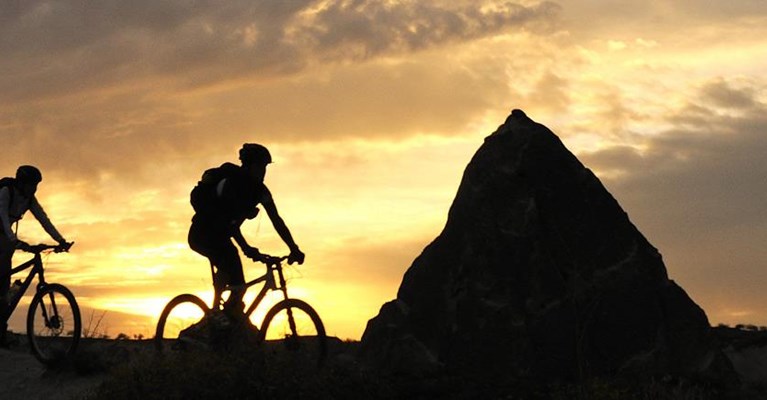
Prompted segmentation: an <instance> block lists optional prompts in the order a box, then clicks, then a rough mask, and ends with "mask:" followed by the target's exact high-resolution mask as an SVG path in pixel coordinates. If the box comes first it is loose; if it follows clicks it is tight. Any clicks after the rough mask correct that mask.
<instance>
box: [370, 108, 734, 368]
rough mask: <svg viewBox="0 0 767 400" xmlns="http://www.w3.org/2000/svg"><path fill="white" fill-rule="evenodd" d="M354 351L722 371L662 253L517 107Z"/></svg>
mask: <svg viewBox="0 0 767 400" xmlns="http://www.w3.org/2000/svg"><path fill="white" fill-rule="evenodd" d="M360 354H361V357H362V358H363V359H365V360H367V361H368V362H370V363H373V364H374V365H378V366H381V367H383V368H387V369H391V370H395V371H402V370H410V369H412V368H413V367H412V366H413V365H420V366H422V369H423V370H433V369H434V368H441V367H445V368H449V369H451V370H453V371H456V370H458V371H474V372H476V373H488V374H496V375H497V374H511V375H528V376H534V377H538V378H543V379H549V378H551V379H573V378H581V377H583V376H584V374H585V375H587V376H600V375H611V374H656V373H657V374H680V375H685V374H700V373H707V372H710V371H712V370H718V369H720V370H724V371H726V370H728V369H727V368H729V367H728V366H727V365H725V364H727V362H726V361H722V360H723V356H722V354H721V351H719V350H718V349H717V348H716V347H715V344H714V341H713V336H712V335H711V332H710V328H709V324H708V320H707V318H706V315H705V313H704V312H703V310H702V309H700V307H698V306H697V305H696V304H695V303H694V302H693V301H692V300H691V299H690V298H689V297H688V296H687V294H686V293H685V292H684V290H682V288H680V287H679V286H677V285H676V284H675V283H674V282H673V281H670V280H669V279H668V276H667V274H666V267H665V265H664V264H663V260H662V259H661V256H660V254H659V253H658V251H657V250H656V249H655V248H654V247H653V246H652V245H651V244H650V243H649V242H648V241H647V240H646V239H645V237H644V236H643V235H642V234H641V233H640V232H639V231H638V230H637V229H636V227H635V226H634V225H633V224H632V223H631V221H630V220H629V218H628V215H627V214H626V212H625V211H624V210H623V209H622V208H621V207H620V205H619V204H618V202H617V201H616V200H615V199H614V198H613V196H612V195H610V193H609V192H608V191H607V190H606V189H605V187H604V186H603V185H602V184H601V182H600V181H599V179H598V178H597V177H596V176H595V175H594V174H593V173H591V171H589V170H588V169H587V168H586V167H585V166H584V165H583V164H581V163H580V161H578V159H577V158H576V157H575V155H573V154H572V153H571V152H570V151H569V150H567V148H566V147H565V146H564V145H563V144H562V142H561V141H560V140H559V138H558V137H557V136H556V135H555V134H554V133H553V132H551V131H550V130H549V129H548V128H546V127H545V126H544V125H541V124H539V123H536V122H534V121H533V120H531V119H530V118H528V117H527V115H526V114H525V113H524V112H523V111H521V110H518V109H515V110H513V111H512V112H511V115H510V116H509V117H508V118H507V119H506V121H505V123H504V124H503V125H501V126H500V127H499V128H498V130H497V131H496V132H495V133H493V134H492V135H490V136H489V137H488V138H487V139H486V140H485V142H484V143H483V144H482V146H481V147H480V148H479V150H478V151H477V152H476V154H475V155H474V157H473V158H472V160H471V162H470V163H469V165H468V166H467V168H466V171H465V172H464V176H463V179H462V181H461V184H460V186H459V188H458V192H457V194H456V197H455V200H454V201H453V204H452V205H451V207H450V211H449V214H448V220H447V223H446V224H445V228H444V230H443V232H442V233H441V234H440V235H439V236H438V237H437V238H436V239H435V240H434V241H433V242H432V243H431V244H430V245H429V246H427V247H426V248H425V249H424V251H423V253H422V254H421V255H420V256H418V257H417V258H416V259H415V261H414V262H413V264H412V265H411V266H410V268H409V269H408V270H407V272H406V273H405V276H404V277H403V280H402V283H401V285H400V288H399V291H398V293H397V299H396V300H394V302H393V303H387V305H384V307H383V308H382V310H381V314H379V315H378V316H377V317H375V318H373V319H372V320H370V322H369V323H368V327H367V329H366V330H365V333H364V335H363V337H362V345H361V353H360ZM403 360H408V361H407V362H405V361H403ZM405 363H406V364H407V365H402V364H405ZM419 368H421V367H419ZM729 370H730V371H731V368H730V369H729Z"/></svg>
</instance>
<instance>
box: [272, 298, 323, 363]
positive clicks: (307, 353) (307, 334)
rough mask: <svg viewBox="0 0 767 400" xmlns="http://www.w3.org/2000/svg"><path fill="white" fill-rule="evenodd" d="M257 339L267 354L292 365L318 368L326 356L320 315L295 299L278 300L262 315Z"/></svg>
mask: <svg viewBox="0 0 767 400" xmlns="http://www.w3.org/2000/svg"><path fill="white" fill-rule="evenodd" d="M260 339H261V340H262V341H264V342H265V343H264V347H265V350H266V352H267V354H269V355H271V356H273V357H274V358H276V359H277V360H278V361H286V362H290V363H292V364H293V365H294V366H299V367H300V366H318V367H319V366H322V364H323V363H324V361H325V356H326V354H327V337H326V335H325V326H324V325H323V324H322V320H321V319H320V316H319V315H318V314H317V312H316V311H314V309H313V308H312V307H311V306H310V305H309V304H307V303H306V302H304V301H301V300H298V299H286V300H282V301H280V302H279V303H277V304H275V305H274V307H272V308H271V309H270V310H269V312H267V313H266V316H265V317H264V322H263V324H262V325H261V332H260Z"/></svg>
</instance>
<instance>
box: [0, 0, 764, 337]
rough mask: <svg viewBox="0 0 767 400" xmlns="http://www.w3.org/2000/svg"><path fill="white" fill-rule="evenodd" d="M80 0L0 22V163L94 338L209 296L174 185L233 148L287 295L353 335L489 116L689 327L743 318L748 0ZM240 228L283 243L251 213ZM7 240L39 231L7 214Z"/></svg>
mask: <svg viewBox="0 0 767 400" xmlns="http://www.w3.org/2000/svg"><path fill="white" fill-rule="evenodd" d="M17 3H18V4H17ZM80 3H81V2H78V1H74V0H72V1H69V0H67V1H57V2H48V1H29V2H16V3H14V4H15V5H13V6H10V5H6V6H3V7H8V9H7V10H6V9H3V10H2V12H0V18H2V19H1V20H0V54H2V57H0V148H2V150H3V156H2V157H0V173H1V174H2V175H3V176H11V175H13V173H14V171H15V169H16V167H17V166H18V165H21V164H33V165H37V166H38V167H40V169H41V170H42V172H43V176H44V180H43V182H42V183H41V185H40V187H39V190H38V194H37V196H38V199H39V200H40V202H41V203H42V205H43V206H44V208H45V210H46V212H47V213H48V215H49V216H50V217H51V220H52V221H53V223H54V224H55V225H56V226H57V228H59V230H60V231H61V232H62V234H63V235H64V236H65V237H66V238H67V239H68V240H73V241H75V246H74V247H73V248H72V251H71V252H70V253H69V254H55V255H50V256H48V257H47V259H46V262H47V264H46V267H47V269H46V274H47V275H46V277H47V279H48V280H49V281H53V282H59V283H62V284H64V285H66V286H68V287H69V288H70V289H72V291H73V292H74V293H75V296H76V297H77V299H78V301H79V303H80V306H81V308H82V309H83V321H84V324H86V325H87V323H88V322H89V321H91V320H96V319H98V318H101V321H100V324H99V327H98V330H100V331H102V332H101V333H104V334H108V335H110V336H112V337H114V336H116V335H117V334H119V333H126V334H128V335H135V334H142V335H144V336H151V335H152V334H153V330H154V324H155V323H156V319H157V317H158V316H159V314H160V311H161V310H162V308H163V307H164V305H165V304H166V303H167V301H168V300H170V299H171V298H172V297H173V296H175V295H177V294H181V293H194V294H197V295H199V296H200V297H202V298H203V299H205V300H206V301H210V300H211V297H212V291H211V279H210V268H209V265H208V262H207V260H206V259H205V258H203V257H202V256H199V255H198V254H196V253H194V252H193V251H192V250H190V249H189V247H188V245H187V242H186V240H187V239H186V238H187V231H188V228H189V224H190V218H191V216H192V214H193V210H192V208H191V206H190V205H189V192H190V190H191V189H192V187H193V186H194V185H195V184H196V182H197V181H198V179H199V178H200V175H201V174H202V172H203V171H204V170H205V169H207V168H210V167H213V166H217V165H219V164H221V163H223V162H226V161H231V162H237V150H238V149H239V147H240V146H241V145H242V143H244V142H258V143H262V144H264V145H266V146H267V147H268V148H269V149H270V151H271V153H272V155H273V157H274V161H275V162H274V163H273V164H271V165H270V166H269V167H268V170H267V175H266V184H267V185H268V186H269V188H270V190H271V191H272V193H273V195H274V198H275V202H276V205H277V208H278V210H279V211H280V214H281V215H282V217H283V218H284V219H285V221H286V223H287V224H288V226H289V228H290V230H291V232H292V234H293V236H294V237H295V239H296V242H297V243H298V244H299V246H300V247H301V249H302V250H303V251H304V252H305V253H306V255H307V257H306V263H305V264H304V265H303V266H297V267H296V266H291V267H289V268H288V270H287V276H288V279H289V292H290V294H291V296H293V297H297V298H300V299H303V300H305V301H307V302H308V303H309V304H311V305H312V306H314V307H315V308H316V310H317V311H318V312H319V314H320V316H321V317H322V319H323V321H324V323H325V326H326V329H327V331H328V333H329V334H330V335H334V336H338V337H340V338H352V339H359V338H360V336H361V335H362V332H363V331H364V329H365V324H366V323H367V321H368V319H370V318H371V317H373V316H374V315H376V314H377V312H378V310H379V308H380V306H381V305H382V304H383V303H384V302H386V301H388V300H391V299H393V298H394V297H396V293H397V289H398V287H399V283H400V281H401V278H402V276H403V274H404V273H405V271H406V270H407V268H408V267H409V266H410V264H411V263H412V261H413V260H414V259H415V258H416V257H417V256H418V255H419V254H420V252H421V251H422V250H423V248H424V247H425V246H426V245H428V244H429V243H430V241H431V240H433V239H434V238H435V237H436V236H437V235H438V234H439V233H440V231H441V229H442V227H443V225H444V223H445V221H446V217H447V212H448V209H449V207H450V204H451V202H452V200H453V197H454V195H455V193H456V190H457V188H458V184H459V183H460V180H461V174H462V173H463V170H464V168H465V167H466V164H467V163H468V162H469V160H470V159H471V157H472V155H473V154H474V152H475V151H476V149H477V148H478V147H479V146H480V145H481V143H482V141H483V139H484V138H485V136H487V135H489V134H490V133H492V132H493V131H494V130H495V128H496V127H497V126H498V125H500V124H501V123H503V121H504V120H505V118H506V116H507V115H508V114H509V113H510V111H511V109H513V108H520V109H523V110H524V111H525V112H526V113H527V115H529V116H530V117H531V118H532V119H534V120H535V121H537V122H540V123H542V124H544V125H546V126H548V127H549V128H551V129H552V130H553V131H554V132H555V133H557V134H558V135H559V136H560V137H561V139H562V140H563V142H564V143H565V145H567V146H568V148H569V149H570V150H571V151H573V152H574V153H576V155H578V157H579V158H580V159H581V161H582V162H583V163H584V164H585V165H586V166H587V167H589V168H591V169H592V170H593V171H594V172H595V173H596V174H597V175H598V176H599V177H600V179H602V181H603V183H604V184H605V186H606V187H607V188H608V190H609V191H610V192H611V193H612V194H613V195H614V196H615V197H616V199H618V201H619V202H620V203H621V205H622V206H623V208H624V209H625V210H626V212H627V213H628V214H629V216H630V217H631V219H632V221H633V222H634V223H635V224H636V225H637V227H638V228H639V229H640V231H641V232H642V233H643V234H644V235H645V236H646V237H647V238H648V240H649V241H650V242H651V243H652V244H653V245H654V246H655V247H657V248H658V249H659V250H660V252H661V254H662V255H663V257H664V261H665V263H666V267H667V269H668V272H669V276H670V277H671V278H672V279H674V280H675V281H677V282H678V283H679V284H680V285H681V286H682V287H683V288H684V289H685V290H686V291H687V293H688V294H689V295H690V297H692V299H693V300H694V301H695V302H696V303H698V304H699V305H700V306H701V307H702V308H703V309H704V310H705V311H706V313H707V315H708V317H709V320H710V322H711V323H712V324H717V323H728V324H735V323H741V322H747V323H753V324H757V325H767V306H765V304H767V295H765V293H767V291H765V288H767V261H765V260H767V250H765V249H767V247H765V246H764V244H763V243H764V241H765V239H766V238H767V212H765V207H766V204H767V202H766V201H765V200H766V199H767V180H765V179H764V176H767V163H765V162H764V160H763V159H764V155H765V154H767V134H766V133H767V132H765V128H766V127H767V90H766V88H767V78H766V77H765V75H764V72H763V71H767V39H765V38H767V3H765V2H724V1H714V2H706V4H705V5H701V4H700V3H699V2H695V1H678V2H658V1H649V2H629V1H601V2H593V1H581V0H577V1H571V2H536V1H517V2H505V1H495V0H482V1H478V2H477V1H468V0H466V1H454V0H450V1H448V0H432V1H414V0H413V1H410V0H405V1H392V2H377V1H362V2H354V4H356V5H353V4H352V3H353V2H347V1H343V0H323V1H316V0H298V1H285V2H279V1H277V2H274V1H272V2H266V1H255V2H253V1H232V2H227V4H228V5H227V6H225V7H224V6H221V7H220V5H219V4H217V3H216V4H209V5H208V4H207V3H206V2H196V3H195V4H196V5H195V6H182V5H180V4H178V5H175V3H166V2H160V3H156V2H144V1H139V2H118V3H119V4H112V5H109V6H106V5H92V4H90V3H83V4H84V5H83V4H80ZM451 21H453V22H454V23H453V22H451ZM455 21H458V22H455ZM262 214H265V213H262ZM243 232H244V233H245V235H246V237H247V238H248V240H249V241H250V243H251V244H253V245H254V246H256V247H258V248H259V249H260V250H261V251H262V252H265V253H270V254H274V255H283V254H286V253H287V252H288V249H287V247H286V246H285V245H284V244H283V243H282V242H281V240H280V239H279V237H278V236H277V235H276V233H275V232H274V229H273V228H272V225H271V222H270V221H269V219H268V217H267V216H266V215H259V217H258V218H257V219H255V220H253V221H249V222H248V223H247V224H246V225H245V226H244V228H243ZM19 235H20V237H22V238H24V239H26V240H28V241H31V242H35V241H42V240H45V239H46V235H45V233H44V232H43V231H42V229H41V228H40V227H39V224H37V222H36V221H35V220H34V218H33V217H32V216H31V215H29V214H28V215H27V216H25V218H24V219H23V220H22V221H21V223H20V224H19ZM25 257H27V255H26V254H23V253H17V254H16V257H15V260H14V262H15V263H16V264H18V263H19V262H21V261H23V260H24V259H25ZM263 273H264V267H263V266H262V265H260V264H254V263H251V262H249V261H246V262H245V274H246V278H249V279H252V278H256V277H258V276H260V275H261V274H263ZM14 278H15V277H14ZM254 289H256V290H251V292H252V293H250V295H251V296H253V295H255V294H256V293H257V290H258V287H256V288H254ZM28 294H30V295H31V293H28ZM246 299H247V298H246ZM26 301H27V302H28V301H29V299H27V300H26ZM274 301H275V299H274V298H270V299H268V300H267V301H266V302H265V303H264V304H262V305H261V306H260V307H259V309H258V310H257V312H256V314H255V316H254V318H253V320H254V322H258V323H260V320H261V318H263V315H264V313H265V312H266V309H267V308H268V306H269V304H273V302H274ZM23 320H24V316H23V315H21V312H20V311H19V310H17V311H16V313H15V314H14V315H13V318H12V320H11V329H13V330H15V331H23ZM94 324H95V322H94ZM91 327H93V324H92V325H91Z"/></svg>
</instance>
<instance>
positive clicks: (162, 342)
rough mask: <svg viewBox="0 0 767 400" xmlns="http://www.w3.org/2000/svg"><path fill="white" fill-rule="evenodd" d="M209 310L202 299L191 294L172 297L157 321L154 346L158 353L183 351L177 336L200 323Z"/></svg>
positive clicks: (182, 345) (183, 345)
mask: <svg viewBox="0 0 767 400" xmlns="http://www.w3.org/2000/svg"><path fill="white" fill-rule="evenodd" d="M208 311H209V309H208V306H207V304H205V302H204V301H202V299H200V298H199V297H197V296H195V295H192V294H181V295H178V296H176V297H174V298H173V299H172V300H171V301H170V302H168V305H166V306H165V308H164V309H163V310H162V313H161V314H160V319H159V320H158V321H157V329H156V330H155V335H154V345H155V349H157V351H158V352H160V353H163V352H169V351H173V350H183V349H185V348H186V347H187V346H186V345H185V343H183V342H181V341H179V334H180V333H181V332H182V331H184V330H185V329H187V328H189V327H191V326H192V325H195V324H197V323H199V322H200V321H202V319H203V318H204V317H205V315H207V313H208Z"/></svg>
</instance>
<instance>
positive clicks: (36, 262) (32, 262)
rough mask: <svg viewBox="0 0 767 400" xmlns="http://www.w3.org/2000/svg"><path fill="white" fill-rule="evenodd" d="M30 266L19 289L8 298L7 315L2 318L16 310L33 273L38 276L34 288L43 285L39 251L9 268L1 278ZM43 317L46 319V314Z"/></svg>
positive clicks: (6, 316)
mask: <svg viewBox="0 0 767 400" xmlns="http://www.w3.org/2000/svg"><path fill="white" fill-rule="evenodd" d="M29 268H32V270H31V271H29V275H27V277H26V279H24V281H22V282H21V289H20V290H19V291H18V292H17V293H16V294H15V295H14V296H13V298H12V299H10V300H11V301H10V304H9V305H8V309H7V310H8V311H7V313H8V315H5V316H4V319H6V320H7V319H9V318H10V317H11V314H13V311H15V310H16V306H18V305H19V302H20V301H21V298H22V297H23V296H24V293H26V291H27V289H29V286H30V285H31V284H32V279H34V277H35V275H37V276H38V283H37V288H36V290H40V288H42V287H43V286H45V275H44V272H43V271H44V270H43V259H42V256H41V255H40V252H35V253H34V256H33V257H32V258H31V259H29V260H28V261H26V262H24V263H22V264H20V265H19V266H17V267H16V268H12V269H11V273H10V274H7V275H4V276H3V277H2V279H7V278H9V277H12V276H13V275H14V274H15V273H17V272H21V271H24V270H25V269H29ZM53 307H56V305H55V304H53ZM43 313H44V314H46V311H45V310H43ZM44 317H45V319H46V320H47V319H48V316H47V315H45V316H44Z"/></svg>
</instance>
